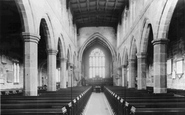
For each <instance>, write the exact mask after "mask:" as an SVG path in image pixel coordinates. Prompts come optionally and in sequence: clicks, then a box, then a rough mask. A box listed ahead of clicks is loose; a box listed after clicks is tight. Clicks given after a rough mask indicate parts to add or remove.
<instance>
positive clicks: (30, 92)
mask: <svg viewBox="0 0 185 115" xmlns="http://www.w3.org/2000/svg"><path fill="white" fill-rule="evenodd" d="M22 36H23V39H24V95H25V96H37V94H38V92H37V87H38V41H39V39H40V37H39V36H38V35H34V34H31V33H25V32H23V33H22Z"/></svg>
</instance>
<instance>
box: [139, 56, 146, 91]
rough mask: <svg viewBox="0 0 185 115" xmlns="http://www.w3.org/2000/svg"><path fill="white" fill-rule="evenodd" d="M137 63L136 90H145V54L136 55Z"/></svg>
mask: <svg viewBox="0 0 185 115" xmlns="http://www.w3.org/2000/svg"><path fill="white" fill-rule="evenodd" d="M137 63H138V64H137V65H138V71H137V75H138V78H137V85H138V87H137V89H138V90H142V89H146V54H144V53H140V54H137Z"/></svg>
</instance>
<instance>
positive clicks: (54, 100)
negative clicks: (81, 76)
mask: <svg viewBox="0 0 185 115" xmlns="http://www.w3.org/2000/svg"><path fill="white" fill-rule="evenodd" d="M74 89H76V90H75V91H74V92H72V93H73V95H71V89H69V88H68V89H64V90H62V89H61V90H59V91H56V92H44V93H42V94H41V95H40V96H3V97H2V98H1V99H2V102H1V108H2V110H1V112H2V114H3V115H9V114H13V115H20V114H22V115H33V114H37V115H45V114H46V115H48V114H51V115H52V114H54V115H57V114H60V115H65V114H66V115H67V114H73V115H79V114H80V113H79V112H82V110H83V108H84V105H85V104H83V102H84V103H87V101H88V98H89V97H90V94H91V92H92V90H91V89H92V88H91V87H81V88H80V87H78V88H74ZM71 99H72V100H71ZM71 101H72V102H71ZM79 104H80V105H79Z"/></svg>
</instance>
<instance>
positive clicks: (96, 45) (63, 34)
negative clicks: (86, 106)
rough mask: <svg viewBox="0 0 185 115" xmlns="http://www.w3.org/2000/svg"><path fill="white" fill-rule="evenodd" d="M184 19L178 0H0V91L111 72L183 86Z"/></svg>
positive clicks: (31, 89)
mask: <svg viewBox="0 0 185 115" xmlns="http://www.w3.org/2000/svg"><path fill="white" fill-rule="evenodd" d="M156 8H157V9H156ZM40 9H42V10H40ZM184 20H185V0H97V1H96V0H39V1H38V0H0V89H1V90H8V89H14V88H18V89H19V88H20V89H23V92H24V95H25V96H36V95H38V91H37V88H38V87H42V86H46V87H47V90H48V91H56V90H57V89H58V88H67V87H75V86H81V85H88V84H87V83H85V84H84V82H82V80H88V79H94V78H101V79H106V78H111V80H112V84H113V85H114V86H123V87H128V88H136V89H138V90H141V89H146V88H147V87H153V89H154V90H153V92H154V93H166V92H167V89H168V88H169V89H177V90H185V74H184V73H185V69H184V68H185V34H184V33H185V21H184Z"/></svg>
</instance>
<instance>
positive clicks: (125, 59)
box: [122, 48, 128, 66]
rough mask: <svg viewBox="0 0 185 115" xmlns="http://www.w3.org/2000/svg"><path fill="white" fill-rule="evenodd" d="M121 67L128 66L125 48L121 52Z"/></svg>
mask: <svg viewBox="0 0 185 115" xmlns="http://www.w3.org/2000/svg"><path fill="white" fill-rule="evenodd" d="M122 65H123V66H126V65H128V52H127V49H126V48H124V50H123V57H122Z"/></svg>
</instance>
